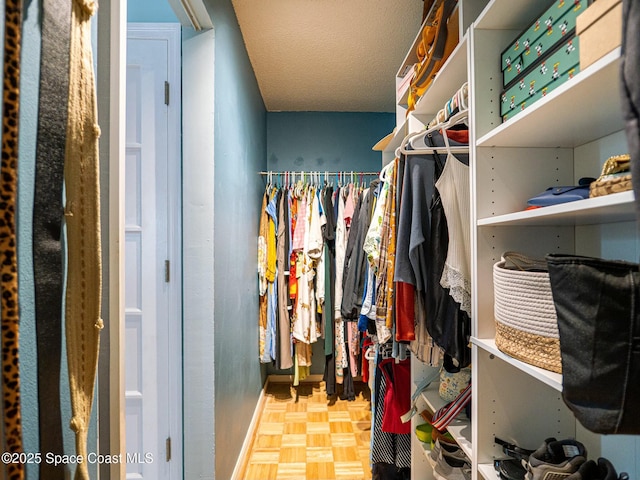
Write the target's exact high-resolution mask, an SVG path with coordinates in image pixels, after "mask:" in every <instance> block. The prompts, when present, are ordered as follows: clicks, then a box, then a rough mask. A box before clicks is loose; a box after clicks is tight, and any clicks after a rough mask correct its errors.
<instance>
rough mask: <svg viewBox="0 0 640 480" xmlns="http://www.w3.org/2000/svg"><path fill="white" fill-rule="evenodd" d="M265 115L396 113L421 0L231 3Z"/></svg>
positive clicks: (243, 0) (249, 0) (236, 0)
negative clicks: (398, 77)
mask: <svg viewBox="0 0 640 480" xmlns="http://www.w3.org/2000/svg"><path fill="white" fill-rule="evenodd" d="M232 3H233V6H234V8H235V11H236V15H237V17H238V22H239V24H240V28H241V30H242V35H243V37H244V41H245V44H246V46H247V51H248V52H249V58H250V60H251V64H252V65H253V69H254V71H255V74H256V77H257V79H258V85H259V87H260V91H261V93H262V97H263V99H264V102H265V105H266V107H267V110H269V111H332V112H346V111H348V112H395V74H396V72H397V70H398V68H399V67H400V65H401V64H402V61H403V60H404V57H405V55H406V53H407V50H408V48H409V47H410V46H411V44H412V43H413V40H414V38H415V36H416V34H417V32H418V29H419V27H420V23H421V22H420V21H421V19H422V6H423V3H422V1H421V0H232Z"/></svg>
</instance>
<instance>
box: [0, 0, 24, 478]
mask: <svg viewBox="0 0 640 480" xmlns="http://www.w3.org/2000/svg"><path fill="white" fill-rule="evenodd" d="M21 25H22V4H21V2H20V0H6V2H5V27H4V30H5V31H4V78H3V92H2V95H3V116H2V162H1V165H0V278H1V279H2V281H1V282H0V292H1V294H2V299H1V308H2V321H1V324H0V325H1V335H0V339H1V343H2V360H1V364H2V399H3V407H2V408H3V411H2V413H3V420H4V435H5V438H4V448H3V449H6V450H8V451H10V452H22V448H23V447H22V422H21V412H20V372H19V369H18V325H19V321H18V319H19V317H18V262H17V260H18V259H17V256H16V241H17V240H16V196H17V187H18V176H17V167H18V113H19V85H20V39H21ZM6 473H7V478H9V479H10V480H21V479H23V478H24V465H23V464H21V463H10V464H8V465H7V470H6Z"/></svg>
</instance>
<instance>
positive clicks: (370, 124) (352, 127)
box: [267, 112, 395, 172]
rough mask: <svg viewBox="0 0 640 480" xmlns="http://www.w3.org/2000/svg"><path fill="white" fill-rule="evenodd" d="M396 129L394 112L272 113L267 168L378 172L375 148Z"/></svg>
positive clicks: (269, 123)
mask: <svg viewBox="0 0 640 480" xmlns="http://www.w3.org/2000/svg"><path fill="white" fill-rule="evenodd" d="M394 126H395V116H394V115H393V114H391V113H355V112H354V113H344V112H269V113H268V114H267V160H268V162H267V167H268V169H269V170H273V171H286V170H294V171H318V170H319V171H330V172H332V171H342V170H348V171H351V170H354V171H378V170H380V168H381V166H382V164H381V162H382V157H381V155H380V152H375V151H373V150H371V147H373V145H375V144H376V142H378V140H380V139H381V138H382V137H384V136H385V135H387V134H388V133H389V132H390V131H391V130H393V127H394Z"/></svg>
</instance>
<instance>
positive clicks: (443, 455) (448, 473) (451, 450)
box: [428, 440, 471, 480]
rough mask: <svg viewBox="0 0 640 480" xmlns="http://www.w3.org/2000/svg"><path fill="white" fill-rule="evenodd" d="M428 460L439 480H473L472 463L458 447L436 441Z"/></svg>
mask: <svg viewBox="0 0 640 480" xmlns="http://www.w3.org/2000/svg"><path fill="white" fill-rule="evenodd" d="M428 459H429V463H431V465H432V466H433V476H434V477H435V478H436V479H438V480H470V479H471V462H470V461H469V458H468V457H467V456H466V455H465V454H464V452H463V451H462V450H461V449H460V447H458V446H455V445H450V444H448V443H444V442H443V443H440V441H438V440H436V442H435V444H434V446H433V448H432V449H431V453H430V454H429V457H428Z"/></svg>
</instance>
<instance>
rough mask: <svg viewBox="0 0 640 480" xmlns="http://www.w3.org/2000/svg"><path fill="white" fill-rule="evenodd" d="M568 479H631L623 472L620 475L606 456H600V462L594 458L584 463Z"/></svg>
mask: <svg viewBox="0 0 640 480" xmlns="http://www.w3.org/2000/svg"><path fill="white" fill-rule="evenodd" d="M566 480H629V475H627V474H626V473H621V474H620V476H619V477H618V474H617V473H616V469H615V468H613V465H612V464H611V462H610V461H609V460H607V459H606V458H599V459H598V463H596V462H594V461H593V460H589V461H588V462H585V463H583V464H582V466H581V467H580V469H579V470H578V471H577V472H576V473H574V474H573V475H570V476H568V477H567V479H566Z"/></svg>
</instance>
